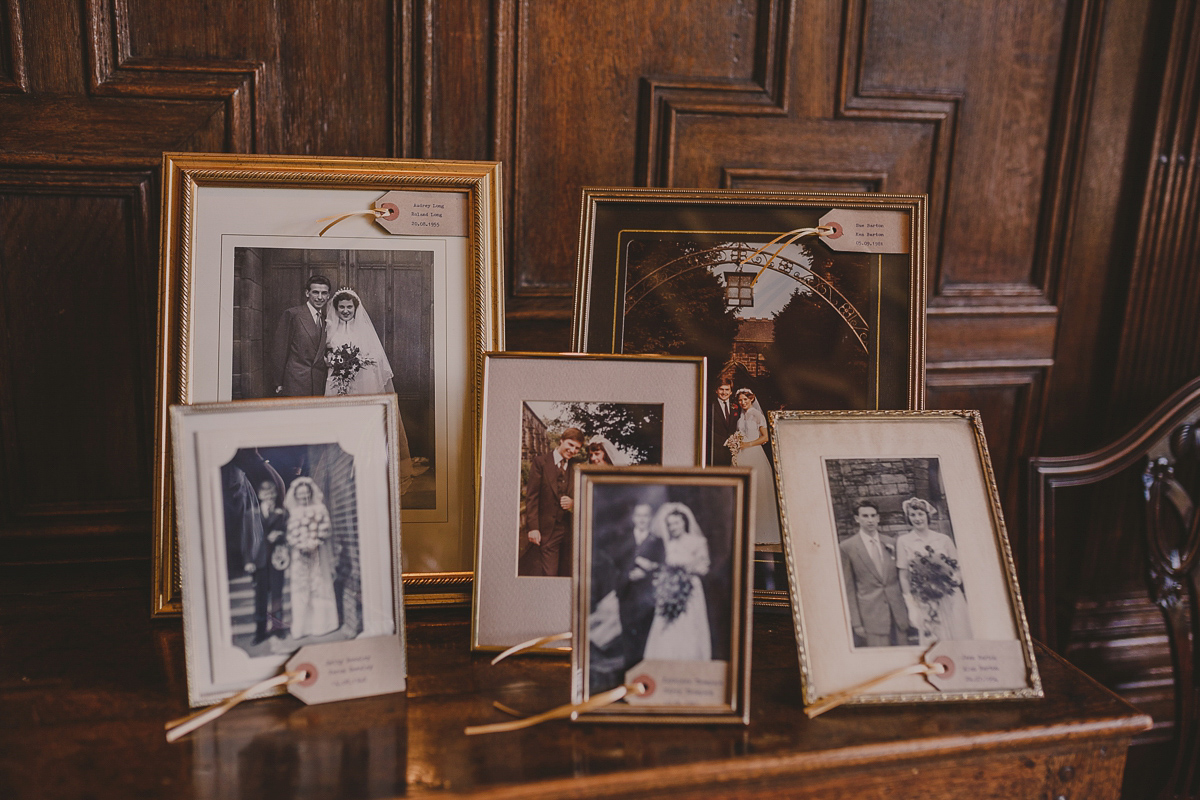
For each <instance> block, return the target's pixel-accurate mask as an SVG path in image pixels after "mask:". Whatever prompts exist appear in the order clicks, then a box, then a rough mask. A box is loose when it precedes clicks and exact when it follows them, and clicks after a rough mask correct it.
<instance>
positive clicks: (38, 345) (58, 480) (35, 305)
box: [0, 170, 157, 534]
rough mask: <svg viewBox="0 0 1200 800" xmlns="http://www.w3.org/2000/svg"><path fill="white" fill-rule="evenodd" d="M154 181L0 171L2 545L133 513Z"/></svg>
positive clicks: (148, 340) (145, 478)
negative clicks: (36, 531)
mask: <svg viewBox="0 0 1200 800" xmlns="http://www.w3.org/2000/svg"><path fill="white" fill-rule="evenodd" d="M154 180H155V179H154V177H153V176H152V175H151V174H149V173H128V174H123V175H118V174H107V173H83V172H58V173H36V174H31V173H21V172H17V171H11V170H10V171H4V172H0V287H2V291H0V330H3V332H4V341H5V343H6V346H5V348H4V350H3V351H0V409H2V411H3V416H0V440H2V441H3V451H4V459H3V465H2V468H3V476H2V478H0V485H3V486H4V487H5V491H6V495H7V497H6V500H5V502H4V504H3V508H4V511H3V518H2V519H0V528H2V529H3V532H4V533H5V534H8V533H11V532H14V531H15V532H19V531H21V530H24V529H28V528H30V527H31V526H33V527H37V526H43V525H46V524H52V523H53V522H55V521H60V522H66V523H68V524H70V522H71V519H70V518H72V517H75V516H78V515H88V516H95V515H101V516H105V515H113V516H121V515H123V514H125V513H126V512H128V511H130V510H131V509H133V510H141V511H143V513H144V511H145V508H146V498H147V497H148V495H149V492H150V480H149V478H150V475H149V465H150V461H151V458H150V457H151V452H150V446H151V445H150V441H149V424H150V419H151V417H152V415H151V410H150V407H149V406H150V402H151V389H150V387H151V385H152V363H153V360H152V359H153V330H154V327H153V317H154V300H155V298H154V288H153V280H152V275H153V272H152V270H153V258H152V257H151V255H150V252H149V247H148V245H149V243H150V242H151V241H152V233H151V232H152V231H153V230H154V228H155V219H156V218H157V209H156V208H155V209H151V206H150V203H151V198H152V197H153V192H154V187H153V183H154ZM64 232H69V234H70V235H64Z"/></svg>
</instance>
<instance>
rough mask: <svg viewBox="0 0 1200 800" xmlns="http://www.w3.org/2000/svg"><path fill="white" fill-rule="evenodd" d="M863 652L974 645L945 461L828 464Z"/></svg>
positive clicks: (852, 615) (850, 608) (851, 611)
mask: <svg viewBox="0 0 1200 800" xmlns="http://www.w3.org/2000/svg"><path fill="white" fill-rule="evenodd" d="M825 479H826V481H827V483H828V487H829V498H830V503H831V505H832V507H833V513H834V519H835V522H836V529H837V537H838V549H839V551H840V553H841V560H840V565H841V570H842V581H843V582H844V583H845V587H846V592H845V598H846V608H847V614H848V616H849V619H850V625H851V631H852V632H853V635H854V646H855V647H898V646H907V645H920V646H921V647H929V646H930V645H932V644H933V643H934V642H939V641H941V642H945V641H950V640H958V639H970V638H972V634H971V620H970V616H969V615H968V613H967V590H966V588H965V586H964V584H963V577H962V570H961V569H960V568H959V564H958V550H957V548H956V547H955V544H954V530H953V526H952V524H951V521H950V510H949V503H948V501H947V499H946V495H945V491H944V489H943V488H942V478H941V463H940V461H939V460H938V459H937V458H932V457H930V458H887V459H884V458H828V459H825Z"/></svg>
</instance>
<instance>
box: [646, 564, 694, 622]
mask: <svg viewBox="0 0 1200 800" xmlns="http://www.w3.org/2000/svg"><path fill="white" fill-rule="evenodd" d="M691 596H692V575H691V573H690V572H688V571H687V570H686V569H684V568H683V567H673V566H671V565H669V564H664V565H662V567H660V568H659V569H658V571H657V572H655V573H654V608H655V613H657V614H658V615H659V616H661V617H663V618H664V619H666V620H667V622H674V621H675V619H677V618H678V617H679V615H680V614H682V613H683V612H684V610H685V609H686V608H687V604H688V598H690V597H691Z"/></svg>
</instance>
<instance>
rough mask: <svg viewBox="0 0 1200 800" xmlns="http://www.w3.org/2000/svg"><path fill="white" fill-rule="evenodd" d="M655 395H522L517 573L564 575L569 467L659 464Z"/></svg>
mask: <svg viewBox="0 0 1200 800" xmlns="http://www.w3.org/2000/svg"><path fill="white" fill-rule="evenodd" d="M662 454H663V406H662V404H661V403H607V402H606V403H597V402H584V401H579V402H568V401H558V400H554V401H533V400H527V401H523V402H522V403H521V464H520V475H521V506H520V524H519V539H520V540H519V545H518V548H517V552H518V561H517V575H519V576H524V577H564V578H569V577H571V572H572V563H573V562H572V559H573V558H574V549H573V542H572V526H573V524H574V507H575V499H574V493H575V475H574V468H575V466H576V465H579V464H606V465H609V466H632V465H639V464H652V465H658V464H661V463H662Z"/></svg>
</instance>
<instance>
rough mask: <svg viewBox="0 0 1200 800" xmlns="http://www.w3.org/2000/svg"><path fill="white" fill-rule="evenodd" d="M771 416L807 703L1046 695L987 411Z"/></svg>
mask: <svg viewBox="0 0 1200 800" xmlns="http://www.w3.org/2000/svg"><path fill="white" fill-rule="evenodd" d="M770 427H771V442H772V444H773V445H774V450H775V468H776V471H777V472H778V475H779V479H778V483H777V489H778V494H779V508H780V513H781V516H782V519H783V543H784V555H785V558H786V564H787V570H788V581H789V585H790V590H791V604H792V614H793V618H794V621H795V626H796V645H797V648H798V649H799V656H800V672H801V677H802V679H803V687H804V703H805V706H806V708H808V707H812V706H814V705H815V704H817V703H819V702H820V701H822V700H825V699H827V698H830V697H833V696H836V695H841V694H843V693H849V694H851V695H853V696H851V697H850V698H849V699H848V700H846V702H850V703H889V702H936V701H952V700H987V699H1022V698H1036V697H1041V696H1042V685H1041V679H1040V678H1039V676H1038V668H1037V662H1036V661H1035V660H1034V654H1033V641H1032V639H1031V638H1030V634H1029V625H1028V622H1027V621H1026V617H1025V608H1024V605H1023V604H1022V601H1021V592H1020V588H1019V587H1018V585H1017V576H1016V569H1015V567H1014V565H1013V558H1012V550H1011V548H1010V546H1009V542H1008V536H1007V533H1006V532H1005V527H1004V518H1003V516H1002V514H1001V510H1000V500H999V495H998V494H997V491H996V482H995V476H994V475H993V473H992V465H991V460H990V459H989V457H988V451H987V444H986V442H985V440H984V434H983V424H982V422H981V420H980V416H979V412H978V411H910V412H905V411H879V412H861V411H842V412H819V411H776V412H772V413H771V414H770ZM934 662H936V663H938V664H940V665H941V666H940V667H938V670H939V673H940V674H933V675H929V676H924V675H919V674H909V675H899V676H896V677H893V678H891V679H889V680H887V681H885V682H884V683H882V684H880V685H878V686H875V687H873V688H868V689H863V690H861V691H858V690H857V689H856V687H859V686H860V685H862V684H865V683H867V682H869V681H872V680H873V679H876V678H879V677H881V676H883V675H886V674H888V673H891V672H895V671H898V670H902V669H903V668H905V667H910V666H913V665H920V664H922V663H934Z"/></svg>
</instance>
